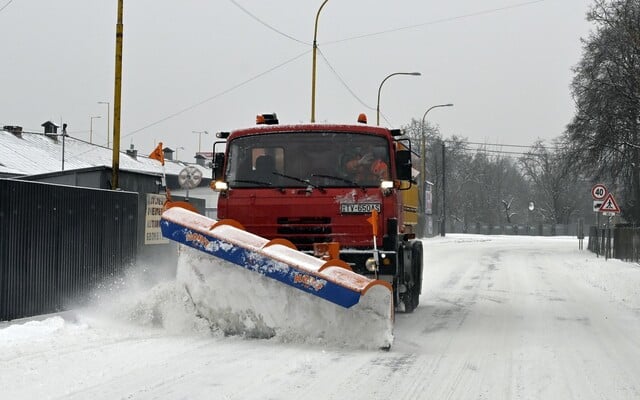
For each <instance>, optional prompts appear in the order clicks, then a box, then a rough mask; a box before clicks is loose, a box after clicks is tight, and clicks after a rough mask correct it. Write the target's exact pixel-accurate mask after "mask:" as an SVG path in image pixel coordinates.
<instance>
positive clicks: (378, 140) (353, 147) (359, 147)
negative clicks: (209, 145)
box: [226, 132, 391, 188]
mask: <svg viewBox="0 0 640 400" xmlns="http://www.w3.org/2000/svg"><path fill="white" fill-rule="evenodd" d="M228 148H229V152H228V162H227V169H226V178H227V182H228V183H229V186H230V187H236V188H241V187H242V188H248V187H263V188H264V187H275V188H283V187H308V186H312V187H319V188H325V187H354V186H359V187H368V186H379V185H380V181H381V180H387V179H389V178H390V173H391V171H390V169H389V145H388V142H387V141H386V139H385V138H383V137H380V136H373V135H364V134H355V133H344V132H286V133H270V134H258V135H251V136H242V137H238V138H236V139H234V140H232V141H231V142H230V143H229V144H228Z"/></svg>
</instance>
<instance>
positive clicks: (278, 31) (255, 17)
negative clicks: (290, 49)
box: [0, 0, 311, 46]
mask: <svg viewBox="0 0 640 400" xmlns="http://www.w3.org/2000/svg"><path fill="white" fill-rule="evenodd" d="M229 2H231V4H233V5H234V6H236V7H238V8H239V9H240V10H242V12H244V13H245V14H247V15H248V16H250V17H251V18H253V19H254V20H256V21H257V22H258V23H259V24H261V25H263V26H265V27H266V28H267V29H270V30H272V31H274V32H275V33H277V34H279V35H282V36H284V37H286V38H287V39H291V40H293V41H294V42H298V43H301V44H304V45H307V46H311V43H307V42H303V41H302V40H299V39H297V38H295V37H293V36H291V35H288V34H286V33H284V32H282V31H280V30H278V29H276V28H274V27H273V26H271V25H269V24H267V23H266V22H264V21H263V20H261V19H260V18H258V17H257V16H256V15H254V14H253V13H251V12H250V11H249V10H247V9H246V8H244V7H242V6H241V5H240V4H238V2H237V1H234V0H229ZM0 11H1V10H0Z"/></svg>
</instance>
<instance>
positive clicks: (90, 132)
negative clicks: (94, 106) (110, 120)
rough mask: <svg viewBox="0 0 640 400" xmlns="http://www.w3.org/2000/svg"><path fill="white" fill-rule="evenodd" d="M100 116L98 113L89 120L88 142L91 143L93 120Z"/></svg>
mask: <svg viewBox="0 0 640 400" xmlns="http://www.w3.org/2000/svg"><path fill="white" fill-rule="evenodd" d="M97 118H101V117H100V116H99V115H98V116H95V117H91V121H90V122H89V143H91V144H93V120H94V119H97Z"/></svg>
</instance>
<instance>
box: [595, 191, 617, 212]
mask: <svg viewBox="0 0 640 400" xmlns="http://www.w3.org/2000/svg"><path fill="white" fill-rule="evenodd" d="M598 211H600V212H615V213H619V212H620V207H618V203H616V199H614V198H613V195H612V194H611V193H609V194H608V195H607V197H605V198H604V201H603V202H602V205H601V206H600V210H598Z"/></svg>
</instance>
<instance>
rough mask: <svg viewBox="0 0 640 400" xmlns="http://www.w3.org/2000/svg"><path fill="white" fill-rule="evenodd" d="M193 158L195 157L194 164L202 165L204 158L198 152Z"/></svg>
mask: <svg viewBox="0 0 640 400" xmlns="http://www.w3.org/2000/svg"><path fill="white" fill-rule="evenodd" d="M195 159H196V164H198V165H201V166H203V167H204V160H206V157H205V156H203V155H202V154H200V153H198V154H196V157H195Z"/></svg>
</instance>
